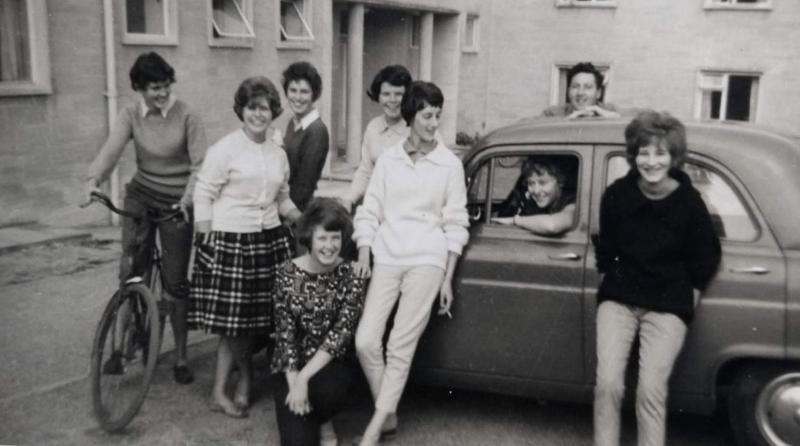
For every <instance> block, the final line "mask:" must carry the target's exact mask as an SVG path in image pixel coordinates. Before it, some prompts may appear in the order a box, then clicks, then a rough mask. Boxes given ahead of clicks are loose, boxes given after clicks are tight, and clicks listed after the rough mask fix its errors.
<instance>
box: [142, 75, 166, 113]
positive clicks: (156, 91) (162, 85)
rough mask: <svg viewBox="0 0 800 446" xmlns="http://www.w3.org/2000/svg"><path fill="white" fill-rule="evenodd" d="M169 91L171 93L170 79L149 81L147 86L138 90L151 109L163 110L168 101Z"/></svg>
mask: <svg viewBox="0 0 800 446" xmlns="http://www.w3.org/2000/svg"><path fill="white" fill-rule="evenodd" d="M170 93H172V81H161V82H149V83H148V84H147V87H145V88H144V89H143V90H139V94H141V95H142V98H143V99H144V103H145V104H146V105H147V108H149V109H151V110H152V109H158V110H163V109H164V108H165V107H166V106H167V104H168V103H169V95H170Z"/></svg>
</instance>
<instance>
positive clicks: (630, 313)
mask: <svg viewBox="0 0 800 446" xmlns="http://www.w3.org/2000/svg"><path fill="white" fill-rule="evenodd" d="M638 323H639V322H638V316H637V314H636V312H635V310H634V309H633V308H631V307H629V306H627V305H622V304H619V303H617V302H614V301H605V302H603V303H601V304H600V305H599V306H598V307H597V378H596V383H595V388H594V444H595V446H617V445H619V438H620V406H621V405H622V398H623V396H624V395H625V367H626V366H627V364H628V356H629V355H630V351H631V344H633V339H634V337H635V336H636V331H637V329H638Z"/></svg>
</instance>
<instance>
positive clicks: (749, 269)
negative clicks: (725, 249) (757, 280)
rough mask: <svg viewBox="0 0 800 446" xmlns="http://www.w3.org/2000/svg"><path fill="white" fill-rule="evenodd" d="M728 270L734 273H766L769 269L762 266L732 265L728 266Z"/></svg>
mask: <svg viewBox="0 0 800 446" xmlns="http://www.w3.org/2000/svg"><path fill="white" fill-rule="evenodd" d="M728 271H730V272H732V273H736V274H767V273H768V272H769V270H768V269H766V268H764V267H763V266H743V267H734V268H728Z"/></svg>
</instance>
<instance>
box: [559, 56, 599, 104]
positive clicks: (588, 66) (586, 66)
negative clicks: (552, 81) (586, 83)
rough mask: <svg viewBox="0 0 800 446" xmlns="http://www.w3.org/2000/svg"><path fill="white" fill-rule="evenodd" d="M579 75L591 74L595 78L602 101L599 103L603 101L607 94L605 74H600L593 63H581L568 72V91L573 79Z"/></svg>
mask: <svg viewBox="0 0 800 446" xmlns="http://www.w3.org/2000/svg"><path fill="white" fill-rule="evenodd" d="M578 73H589V74H591V75H592V76H594V82H595V84H596V85H597V89H598V90H599V91H600V99H599V102H602V101H603V96H605V94H606V89H605V85H603V81H604V80H605V78H604V77H603V73H601V72H600V70H598V69H597V68H596V67H595V66H594V65H593V64H592V63H591V62H580V63H577V64H575V65H573V66H572V67H570V69H569V70H568V71H567V89H569V86H570V85H571V84H572V78H573V77H575V75H576V74H578Z"/></svg>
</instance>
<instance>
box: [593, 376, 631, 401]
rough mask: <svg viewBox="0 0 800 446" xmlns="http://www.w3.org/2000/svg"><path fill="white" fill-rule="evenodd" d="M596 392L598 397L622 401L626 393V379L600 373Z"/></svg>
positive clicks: (595, 388)
mask: <svg viewBox="0 0 800 446" xmlns="http://www.w3.org/2000/svg"><path fill="white" fill-rule="evenodd" d="M594 394H595V398H598V399H611V400H613V401H621V400H622V397H623V396H624V395H625V379H624V378H623V379H619V378H617V377H614V376H608V375H601V374H598V376H597V383H596V384H595V387H594Z"/></svg>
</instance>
